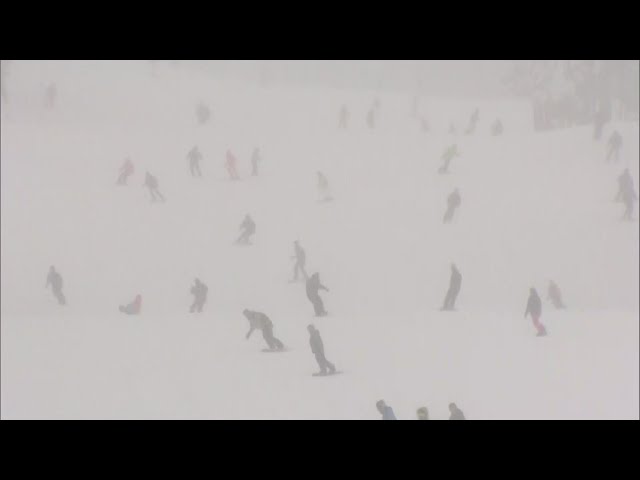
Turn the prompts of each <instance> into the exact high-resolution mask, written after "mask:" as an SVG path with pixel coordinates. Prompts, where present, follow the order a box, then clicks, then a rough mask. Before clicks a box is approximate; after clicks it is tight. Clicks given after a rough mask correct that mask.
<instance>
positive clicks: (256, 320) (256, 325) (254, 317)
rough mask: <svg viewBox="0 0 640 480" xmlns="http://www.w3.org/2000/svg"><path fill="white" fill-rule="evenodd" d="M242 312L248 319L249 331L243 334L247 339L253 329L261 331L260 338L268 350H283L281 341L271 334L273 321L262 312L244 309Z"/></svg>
mask: <svg viewBox="0 0 640 480" xmlns="http://www.w3.org/2000/svg"><path fill="white" fill-rule="evenodd" d="M242 314H243V315H244V316H245V317H246V318H247V320H249V332H248V333H247V335H246V336H245V338H246V339H249V337H250V336H251V334H252V333H253V331H254V330H261V331H262V338H264V341H265V342H266V343H267V346H268V347H269V350H284V345H283V343H282V342H281V341H280V340H278V339H277V338H276V337H274V336H273V322H272V321H271V319H270V318H269V317H267V316H266V315H265V314H264V313H262V312H253V311H251V310H247V309H244V310H243V312H242Z"/></svg>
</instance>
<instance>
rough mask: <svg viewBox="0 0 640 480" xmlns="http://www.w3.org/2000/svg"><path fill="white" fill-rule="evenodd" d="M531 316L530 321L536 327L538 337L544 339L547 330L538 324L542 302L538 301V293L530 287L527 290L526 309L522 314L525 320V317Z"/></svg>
mask: <svg viewBox="0 0 640 480" xmlns="http://www.w3.org/2000/svg"><path fill="white" fill-rule="evenodd" d="M529 314H530V315H531V319H532V320H533V325H534V326H535V327H536V330H537V331H538V334H537V336H538V337H544V336H546V335H547V329H546V328H544V325H542V323H540V315H541V314H542V302H541V301H540V297H539V296H538V292H536V289H535V288H533V287H531V289H529V300H528V301H527V309H526V310H525V312H524V316H525V318H526V317H527V315H529Z"/></svg>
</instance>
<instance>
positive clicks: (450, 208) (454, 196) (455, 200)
mask: <svg viewBox="0 0 640 480" xmlns="http://www.w3.org/2000/svg"><path fill="white" fill-rule="evenodd" d="M460 203H461V199H460V192H459V191H458V189H457V188H456V189H455V190H454V191H453V192H451V193H450V194H449V196H448V197H447V211H446V212H445V214H444V218H443V219H442V221H443V222H444V223H450V222H451V219H452V218H453V214H454V213H455V211H456V209H457V208H458V207H459V206H460Z"/></svg>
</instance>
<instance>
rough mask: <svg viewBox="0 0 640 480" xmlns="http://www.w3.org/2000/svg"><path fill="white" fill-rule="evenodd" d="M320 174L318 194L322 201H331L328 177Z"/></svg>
mask: <svg viewBox="0 0 640 480" xmlns="http://www.w3.org/2000/svg"><path fill="white" fill-rule="evenodd" d="M317 174H318V194H319V195H320V201H321V202H322V201H324V202H326V201H329V200H330V199H331V197H330V195H329V181H328V180H327V177H325V176H324V174H323V173H322V172H317Z"/></svg>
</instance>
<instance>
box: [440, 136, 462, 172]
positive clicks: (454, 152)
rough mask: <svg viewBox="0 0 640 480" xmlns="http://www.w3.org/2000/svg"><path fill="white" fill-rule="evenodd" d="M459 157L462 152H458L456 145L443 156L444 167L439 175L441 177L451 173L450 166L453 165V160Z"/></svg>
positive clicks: (442, 166) (441, 167)
mask: <svg viewBox="0 0 640 480" xmlns="http://www.w3.org/2000/svg"><path fill="white" fill-rule="evenodd" d="M459 156H460V152H458V145H457V144H455V143H454V144H453V145H451V146H450V147H449V148H447V149H446V150H445V151H444V153H443V154H442V165H441V166H440V168H439V169H438V173H439V174H440V175H442V174H445V173H449V164H450V163H451V160H453V159H454V158H455V157H459Z"/></svg>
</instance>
